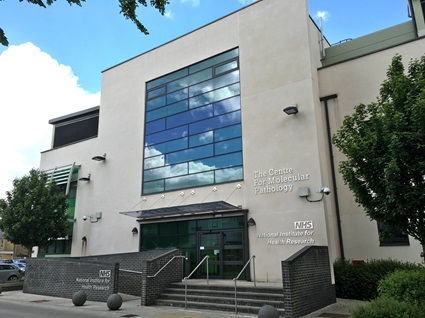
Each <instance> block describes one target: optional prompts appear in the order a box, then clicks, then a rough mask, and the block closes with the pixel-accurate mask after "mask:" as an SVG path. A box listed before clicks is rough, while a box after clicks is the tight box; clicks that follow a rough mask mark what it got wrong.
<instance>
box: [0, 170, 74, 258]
mask: <svg viewBox="0 0 425 318" xmlns="http://www.w3.org/2000/svg"><path fill="white" fill-rule="evenodd" d="M67 208H68V199H67V196H66V195H65V194H64V193H62V192H61V191H60V189H59V187H58V186H57V185H56V183H55V182H54V181H52V182H47V175H46V174H45V173H43V172H41V171H40V170H38V169H32V170H31V171H30V172H29V175H25V176H23V177H22V178H21V179H18V178H16V179H15V180H13V190H12V191H7V192H6V198H5V199H0V229H1V230H2V231H3V232H4V235H5V238H6V239H8V240H9V241H11V242H12V243H14V244H21V245H23V246H25V247H27V248H28V249H29V250H31V249H32V247H33V246H40V247H47V246H48V245H49V243H50V242H51V241H52V240H54V239H57V238H59V237H64V236H66V234H67V230H68V226H69V222H68V215H67V213H66V211H67Z"/></svg>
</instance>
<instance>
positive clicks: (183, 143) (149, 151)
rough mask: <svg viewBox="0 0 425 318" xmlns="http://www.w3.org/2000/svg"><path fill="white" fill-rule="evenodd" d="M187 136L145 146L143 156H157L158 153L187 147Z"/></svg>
mask: <svg viewBox="0 0 425 318" xmlns="http://www.w3.org/2000/svg"><path fill="white" fill-rule="evenodd" d="M187 141H188V138H187V137H184V138H180V139H176V140H172V141H167V142H164V143H161V144H156V145H153V146H149V147H145V158H149V157H152V156H158V155H159V154H164V153H169V152H173V151H176V150H181V149H186V148H187Z"/></svg>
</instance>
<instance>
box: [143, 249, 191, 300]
mask: <svg viewBox="0 0 425 318" xmlns="http://www.w3.org/2000/svg"><path fill="white" fill-rule="evenodd" d="M167 263H168V264H167ZM164 266H165V267H164ZM158 271H160V272H158ZM147 273H148V275H146V276H144V277H143V290H144V291H145V292H144V293H143V296H142V299H141V304H142V305H143V306H148V305H152V304H153V303H154V301H155V299H156V298H157V297H158V296H159V295H160V294H161V293H162V291H163V290H164V289H165V288H166V287H167V286H168V285H169V284H170V283H174V282H181V280H182V279H183V256H182V255H181V251H174V252H172V253H170V254H168V255H163V256H162V257H158V258H156V259H153V260H150V261H148V262H147Z"/></svg>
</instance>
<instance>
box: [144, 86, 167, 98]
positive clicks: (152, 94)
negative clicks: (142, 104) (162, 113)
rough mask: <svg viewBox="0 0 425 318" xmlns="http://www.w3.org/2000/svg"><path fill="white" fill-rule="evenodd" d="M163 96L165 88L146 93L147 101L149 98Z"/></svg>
mask: <svg viewBox="0 0 425 318" xmlns="http://www.w3.org/2000/svg"><path fill="white" fill-rule="evenodd" d="M163 94H165V86H161V87H159V88H157V89H154V90H152V91H150V92H149V93H148V99H151V98H154V97H157V96H159V95H163Z"/></svg>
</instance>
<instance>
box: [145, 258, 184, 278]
mask: <svg viewBox="0 0 425 318" xmlns="http://www.w3.org/2000/svg"><path fill="white" fill-rule="evenodd" d="M176 258H185V256H183V255H176V256H173V257H172V258H171V259H170V260H169V261H168V262H167V263H166V264H164V266H162V267H161V268H160V269H159V270H158V271H157V272H156V273H155V275H148V276H147V277H148V278H153V277H156V275H158V274H159V273H160V272H162V270H163V269H164V268H165V267H167V266H168V265H169V264H170V263H171V262H172V261H174V259H176ZM182 269H183V266H182Z"/></svg>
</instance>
